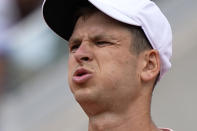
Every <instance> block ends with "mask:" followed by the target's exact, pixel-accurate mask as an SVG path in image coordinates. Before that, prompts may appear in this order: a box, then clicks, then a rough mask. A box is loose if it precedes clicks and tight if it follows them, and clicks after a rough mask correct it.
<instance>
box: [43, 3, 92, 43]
mask: <svg viewBox="0 0 197 131" xmlns="http://www.w3.org/2000/svg"><path fill="white" fill-rule="evenodd" d="M88 4H90V2H88V1H87V0H71V1H67V0H56V1H55V0H46V1H45V2H44V3H43V17H44V19H45V21H46V23H47V24H48V26H49V27H50V28H51V29H52V30H53V31H54V32H55V33H57V34H58V35H59V36H61V37H62V38H64V39H66V40H68V39H69V38H70V36H71V34H72V31H73V28H74V24H75V22H76V19H75V18H74V13H75V11H76V10H77V9H78V8H80V7H81V6H86V5H88Z"/></svg>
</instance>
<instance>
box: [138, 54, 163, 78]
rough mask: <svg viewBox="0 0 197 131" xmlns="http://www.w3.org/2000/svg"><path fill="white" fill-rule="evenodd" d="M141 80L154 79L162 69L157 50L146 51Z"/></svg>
mask: <svg viewBox="0 0 197 131" xmlns="http://www.w3.org/2000/svg"><path fill="white" fill-rule="evenodd" d="M143 61H144V62H143V67H142V71H141V80H142V81H144V82H148V81H151V80H154V79H155V78H156V77H157V75H158V73H159V71H160V57H159V52H158V51H157V50H148V51H145V52H144V58H143Z"/></svg>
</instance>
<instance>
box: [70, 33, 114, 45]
mask: <svg viewBox="0 0 197 131" xmlns="http://www.w3.org/2000/svg"><path fill="white" fill-rule="evenodd" d="M103 39H107V40H109V39H110V40H117V39H116V37H114V36H112V35H106V34H105V33H103V34H99V35H97V34H95V35H93V36H91V37H90V40H91V41H99V40H103ZM73 43H74V44H75V43H76V44H77V43H81V39H80V38H78V37H73V38H71V39H70V40H69V42H68V45H72V44H73Z"/></svg>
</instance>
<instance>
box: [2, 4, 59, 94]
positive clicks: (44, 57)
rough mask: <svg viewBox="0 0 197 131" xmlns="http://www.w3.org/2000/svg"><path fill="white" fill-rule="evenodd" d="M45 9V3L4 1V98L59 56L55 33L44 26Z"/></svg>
mask: <svg viewBox="0 0 197 131" xmlns="http://www.w3.org/2000/svg"><path fill="white" fill-rule="evenodd" d="M41 6H42V0H0V96H2V95H3V94H5V93H7V92H9V91H10V90H12V91H13V90H15V88H16V87H17V86H18V85H19V84H20V82H21V81H22V80H23V81H25V80H24V78H27V76H29V74H33V73H34V72H35V71H37V69H38V68H40V67H41V66H43V65H44V64H45V66H46V64H47V62H49V61H50V60H51V59H52V58H54V55H57V54H55V53H58V52H56V50H55V49H57V48H56V47H57V45H55V44H54V42H53V40H54V39H55V37H52V36H53V35H54V34H50V33H51V32H50V31H49V30H48V28H45V26H46V25H45V24H43V23H44V22H43V21H42V18H41V16H42V14H41ZM50 35H51V37H50ZM41 38H42V39H41ZM44 38H46V39H44ZM47 38H49V39H47ZM44 40H45V41H44ZM49 41H50V42H51V43H50V42H49ZM46 44H47V45H46ZM46 47H47V49H46ZM49 52H50V53H49ZM39 59H40V60H39ZM35 68H36V69H35ZM30 72H31V73H30Z"/></svg>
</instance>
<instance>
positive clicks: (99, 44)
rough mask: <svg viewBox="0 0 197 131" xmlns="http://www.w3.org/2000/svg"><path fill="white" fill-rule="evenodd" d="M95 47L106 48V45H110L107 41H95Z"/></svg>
mask: <svg viewBox="0 0 197 131" xmlns="http://www.w3.org/2000/svg"><path fill="white" fill-rule="evenodd" d="M96 45H97V46H107V45H112V43H111V42H108V41H97V42H96Z"/></svg>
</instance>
